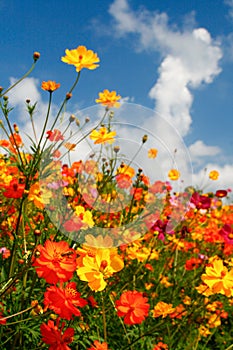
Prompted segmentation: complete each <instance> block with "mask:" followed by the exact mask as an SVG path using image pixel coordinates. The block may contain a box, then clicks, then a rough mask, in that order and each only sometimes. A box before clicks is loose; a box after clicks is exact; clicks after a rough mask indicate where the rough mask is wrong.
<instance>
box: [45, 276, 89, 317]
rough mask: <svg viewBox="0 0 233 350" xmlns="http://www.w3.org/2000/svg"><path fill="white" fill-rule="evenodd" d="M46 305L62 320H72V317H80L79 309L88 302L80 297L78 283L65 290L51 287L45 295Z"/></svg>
mask: <svg viewBox="0 0 233 350" xmlns="http://www.w3.org/2000/svg"><path fill="white" fill-rule="evenodd" d="M44 304H45V306H47V307H48V308H49V309H51V310H53V311H54V312H55V313H56V314H58V315H59V316H60V317H61V318H64V319H66V320H71V319H72V316H80V315H81V312H80V311H79V309H78V308H77V307H83V306H85V305H86V304H87V301H86V300H84V299H82V298H81V297H80V293H78V292H77V290H76V283H75V282H71V283H68V284H67V285H66V287H65V288H62V287H59V288H58V287H56V286H50V287H49V288H47V290H46V292H45V294H44Z"/></svg>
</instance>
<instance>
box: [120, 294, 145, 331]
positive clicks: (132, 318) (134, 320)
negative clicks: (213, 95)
mask: <svg viewBox="0 0 233 350" xmlns="http://www.w3.org/2000/svg"><path fill="white" fill-rule="evenodd" d="M147 301H148V299H147V298H145V297H143V293H141V292H138V291H136V290H134V291H127V292H124V293H122V294H121V297H120V299H119V300H117V301H116V309H117V315H118V316H119V317H124V323H125V324H129V325H133V324H140V323H142V322H143V321H144V319H145V317H147V316H148V314H149V308H150V305H149V304H148V303H147Z"/></svg>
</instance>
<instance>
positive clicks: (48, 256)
mask: <svg viewBox="0 0 233 350" xmlns="http://www.w3.org/2000/svg"><path fill="white" fill-rule="evenodd" d="M36 250H37V255H38V257H36V259H35V260H34V262H33V264H32V266H35V267H36V272H37V275H38V276H39V277H42V278H44V279H45V280H46V282H47V283H50V284H56V283H57V282H66V281H68V280H69V279H71V278H72V276H73V272H74V271H75V270H76V267H77V263H76V252H75V250H74V249H72V248H70V247H69V245H68V243H67V242H65V241H60V242H53V241H50V240H47V241H46V242H45V244H44V246H42V245H41V244H40V245H38V246H37V248H36Z"/></svg>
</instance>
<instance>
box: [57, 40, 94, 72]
mask: <svg viewBox="0 0 233 350" xmlns="http://www.w3.org/2000/svg"><path fill="white" fill-rule="evenodd" d="M65 53H66V56H63V57H62V58H61V60H62V62H65V63H67V64H72V65H74V66H75V67H76V71H77V72H80V71H81V70H82V69H83V68H87V69H91V70H93V69H95V68H97V67H99V65H98V64H96V63H98V62H99V61H100V60H99V57H98V56H97V54H96V53H94V52H93V51H92V50H87V48H86V47H85V46H78V47H77V48H76V49H73V50H65Z"/></svg>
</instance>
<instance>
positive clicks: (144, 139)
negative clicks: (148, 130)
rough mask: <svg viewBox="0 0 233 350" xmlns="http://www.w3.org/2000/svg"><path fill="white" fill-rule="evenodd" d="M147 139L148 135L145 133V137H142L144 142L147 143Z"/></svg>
mask: <svg viewBox="0 0 233 350" xmlns="http://www.w3.org/2000/svg"><path fill="white" fill-rule="evenodd" d="M147 140H148V136H147V135H144V136H143V138H142V143H145V142H146V141H147Z"/></svg>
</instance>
